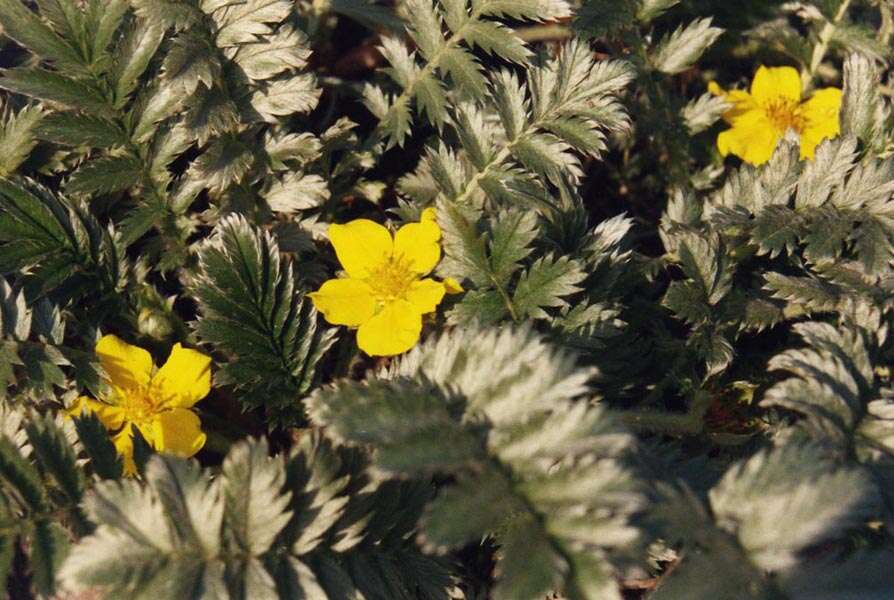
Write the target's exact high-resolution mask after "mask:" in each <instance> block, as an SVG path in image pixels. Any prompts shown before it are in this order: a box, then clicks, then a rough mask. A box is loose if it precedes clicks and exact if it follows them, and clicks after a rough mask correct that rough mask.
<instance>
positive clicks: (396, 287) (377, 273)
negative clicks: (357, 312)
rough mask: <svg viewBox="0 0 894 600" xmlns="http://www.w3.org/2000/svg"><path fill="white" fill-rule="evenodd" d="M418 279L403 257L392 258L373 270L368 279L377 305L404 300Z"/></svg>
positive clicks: (408, 262)
mask: <svg viewBox="0 0 894 600" xmlns="http://www.w3.org/2000/svg"><path fill="white" fill-rule="evenodd" d="M418 278H419V275H418V274H416V273H414V272H413V270H412V269H411V268H410V261H408V260H406V259H404V257H403V256H392V257H389V258H388V259H386V260H384V261H383V262H382V263H381V264H380V265H379V266H378V267H376V268H375V269H373V271H372V272H371V274H370V277H369V279H368V281H369V285H370V287H372V290H373V295H374V296H375V298H376V300H377V301H378V302H379V303H386V302H394V301H395V300H400V299H402V298H405V297H406V295H407V291H408V290H409V289H410V285H412V283H413V282H414V281H416V280H417V279H418Z"/></svg>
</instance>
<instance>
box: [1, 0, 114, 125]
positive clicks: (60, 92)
mask: <svg viewBox="0 0 894 600" xmlns="http://www.w3.org/2000/svg"><path fill="white" fill-rule="evenodd" d="M14 1H17V0H14ZM0 75H2V77H0V88H3V89H5V90H8V91H10V92H15V93H17V94H22V95H24V96H28V97H31V98H37V99H38V100H45V101H47V102H55V103H57V104H61V105H63V106H66V107H69V108H76V109H80V110H83V111H85V112H88V113H91V114H94V115H97V116H105V115H108V114H109V113H110V107H109V104H108V103H107V102H106V99H105V98H103V96H102V94H100V92H99V91H98V90H96V89H95V88H93V87H91V86H88V85H86V84H84V83H81V82H79V81H75V80H74V79H69V78H68V77H65V76H63V75H59V74H58V73H54V72H52V71H45V70H43V69H6V70H4V71H3V72H2V74H0Z"/></svg>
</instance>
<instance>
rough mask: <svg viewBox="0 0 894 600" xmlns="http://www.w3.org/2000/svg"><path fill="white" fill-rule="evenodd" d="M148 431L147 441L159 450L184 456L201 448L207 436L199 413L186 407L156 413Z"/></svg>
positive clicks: (190, 454) (191, 454)
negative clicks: (203, 430) (203, 431)
mask: <svg viewBox="0 0 894 600" xmlns="http://www.w3.org/2000/svg"><path fill="white" fill-rule="evenodd" d="M140 431H143V429H140ZM146 433H148V435H146V434H145V433H144V435H145V437H146V441H147V442H149V443H150V444H152V447H153V448H155V449H156V450H158V451H159V452H169V453H171V454H176V455H177V456H182V457H184V458H189V457H190V456H193V455H194V454H195V453H196V452H198V451H199V450H201V449H202V446H204V445H205V440H206V438H207V436H206V435H205V434H204V433H202V422H201V421H200V420H199V417H198V415H196V413H194V412H192V411H191V410H188V409H185V408H175V409H173V410H166V411H162V412H160V413H158V414H156V415H155V419H154V420H153V422H152V426H151V429H150V431H148V432H146Z"/></svg>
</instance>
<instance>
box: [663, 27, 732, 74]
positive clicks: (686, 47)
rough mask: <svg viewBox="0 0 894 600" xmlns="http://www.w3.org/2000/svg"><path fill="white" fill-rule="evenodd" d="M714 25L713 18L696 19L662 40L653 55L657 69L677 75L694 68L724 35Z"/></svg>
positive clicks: (721, 30)
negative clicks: (706, 51)
mask: <svg viewBox="0 0 894 600" xmlns="http://www.w3.org/2000/svg"><path fill="white" fill-rule="evenodd" d="M712 23H713V20H712V19H711V18H707V19H696V20H695V21H692V22H691V23H689V24H688V25H686V26H685V27H683V26H682V25H681V26H679V27H678V28H677V29H676V30H675V31H674V32H673V33H672V34H670V35H668V36H667V37H666V38H664V39H663V40H661V42H660V43H659V44H658V47H657V48H656V49H655V53H654V54H653V55H652V63H653V64H654V65H655V68H656V69H658V70H659V71H661V72H662V73H667V74H668V75H676V74H677V73H682V72H683V71H685V70H686V69H689V68H690V67H692V66H693V65H694V64H695V63H696V62H697V61H698V59H699V58H701V55H702V54H704V53H705V50H707V49H708V48H709V47H711V46H712V45H713V44H714V42H715V41H717V38H718V37H720V35H721V34H722V33H723V29H720V28H718V27H713V26H712Z"/></svg>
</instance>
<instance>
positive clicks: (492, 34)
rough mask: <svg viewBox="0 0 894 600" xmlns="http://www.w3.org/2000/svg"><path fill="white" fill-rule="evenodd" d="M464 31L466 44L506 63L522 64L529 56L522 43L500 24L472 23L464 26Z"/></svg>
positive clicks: (487, 22) (528, 51) (492, 22)
mask: <svg viewBox="0 0 894 600" xmlns="http://www.w3.org/2000/svg"><path fill="white" fill-rule="evenodd" d="M464 31H465V40H466V42H468V43H469V44H473V45H475V46H478V47H479V48H481V49H482V50H484V51H485V52H488V53H490V54H495V55H497V56H499V57H500V58H503V59H506V60H508V61H511V62H514V63H518V64H524V63H525V62H526V61H527V60H528V59H529V58H530V56H531V51H530V50H528V49H527V48H526V47H525V44H524V42H522V41H521V40H520V39H519V38H518V37H517V36H516V35H515V33H514V32H513V31H512V30H511V29H509V28H508V27H506V26H505V25H503V24H501V23H497V22H494V21H473V22H472V23H469V24H468V25H466V27H465V29H464Z"/></svg>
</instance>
